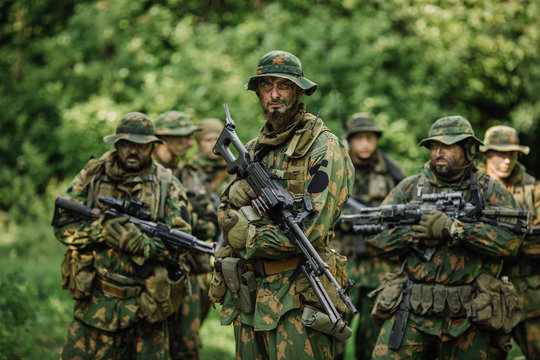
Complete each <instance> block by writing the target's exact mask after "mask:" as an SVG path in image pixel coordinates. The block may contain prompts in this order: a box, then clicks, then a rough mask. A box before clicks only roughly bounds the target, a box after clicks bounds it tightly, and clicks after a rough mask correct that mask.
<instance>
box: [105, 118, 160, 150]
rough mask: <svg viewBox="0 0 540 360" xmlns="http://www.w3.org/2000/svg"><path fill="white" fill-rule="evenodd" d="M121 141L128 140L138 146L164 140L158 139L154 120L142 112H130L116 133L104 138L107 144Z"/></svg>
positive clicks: (120, 122) (121, 120)
mask: <svg viewBox="0 0 540 360" xmlns="http://www.w3.org/2000/svg"><path fill="white" fill-rule="evenodd" d="M119 140H127V141H130V142H133V143H136V144H147V143H151V142H157V143H161V144H162V143H163V140H161V139H159V138H158V137H156V134H155V132H154V125H153V124H152V120H150V118H148V116H146V115H145V114H143V113H140V112H130V113H128V114H126V115H124V117H122V118H121V119H120V121H119V122H118V126H117V127H116V133H115V134H111V135H107V136H105V137H104V138H103V141H104V142H105V143H107V144H116V142H117V141H119Z"/></svg>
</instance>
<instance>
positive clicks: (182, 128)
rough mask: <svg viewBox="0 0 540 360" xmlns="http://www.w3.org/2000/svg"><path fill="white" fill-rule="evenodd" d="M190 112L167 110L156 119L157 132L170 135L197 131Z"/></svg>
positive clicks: (182, 134)
mask: <svg viewBox="0 0 540 360" xmlns="http://www.w3.org/2000/svg"><path fill="white" fill-rule="evenodd" d="M197 130H198V129H197V127H196V126H195V125H193V123H192V122H191V118H190V116H189V115H188V114H186V113H184V112H181V111H167V112H164V113H163V114H160V115H159V116H158V118H157V120H156V134H157V135H168V136H185V135H191V134H193V133H194V132H195V131H197Z"/></svg>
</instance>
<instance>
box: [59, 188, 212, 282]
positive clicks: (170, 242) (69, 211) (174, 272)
mask: <svg viewBox="0 0 540 360" xmlns="http://www.w3.org/2000/svg"><path fill="white" fill-rule="evenodd" d="M99 200H100V202H101V203H102V204H103V205H105V206H107V207H108V209H106V210H104V211H99V210H98V209H91V208H89V207H87V206H85V205H83V204H80V203H78V202H75V201H72V200H68V199H65V198H62V197H57V198H56V201H55V204H54V216H53V220H52V223H51V225H52V226H54V227H61V226H64V225H67V224H70V223H73V222H77V221H80V220H95V219H98V218H99V217H100V216H102V215H104V216H105V217H108V218H117V217H124V216H129V222H130V223H132V224H133V225H135V226H136V227H137V228H139V229H140V230H141V232H142V233H144V234H146V235H147V236H149V237H157V238H160V239H161V241H162V242H163V245H165V247H166V248H167V249H168V250H169V252H170V253H171V257H172V264H171V266H170V267H169V277H170V278H171V279H172V280H175V279H178V278H180V276H181V275H182V271H183V270H182V269H181V267H180V266H179V265H178V257H179V256H180V254H181V253H183V252H185V251H188V250H196V251H200V252H203V253H205V254H210V255H214V244H208V243H206V242H204V241H201V240H199V239H197V238H196V237H195V236H192V235H190V234H186V233H184V232H182V231H180V230H177V229H173V228H172V227H170V226H169V225H167V224H164V223H162V222H153V221H151V220H149V219H150V212H149V211H147V210H145V209H144V208H143V205H144V203H143V202H142V201H141V200H139V199H137V198H131V199H130V200H129V201H128V202H126V201H124V200H121V199H117V198H115V197H112V196H106V195H100V196H99ZM64 214H66V215H68V217H69V218H68V219H67V220H60V218H61V217H62V216H63V215H64Z"/></svg>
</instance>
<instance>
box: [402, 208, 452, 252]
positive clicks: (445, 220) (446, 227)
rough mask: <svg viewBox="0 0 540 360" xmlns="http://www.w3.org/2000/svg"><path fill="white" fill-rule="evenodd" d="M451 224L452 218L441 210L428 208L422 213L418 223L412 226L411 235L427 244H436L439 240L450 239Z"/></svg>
mask: <svg viewBox="0 0 540 360" xmlns="http://www.w3.org/2000/svg"><path fill="white" fill-rule="evenodd" d="M452 224H453V221H452V219H450V218H449V217H448V216H447V215H446V214H445V213H443V212H442V211H438V210H430V211H428V212H426V213H425V214H423V215H422V217H421V218H420V223H419V224H418V225H413V226H412V230H413V234H412V235H413V237H414V238H416V239H418V240H420V242H421V243H423V244H425V245H427V246H436V245H438V244H439V243H440V242H441V240H443V241H450V240H452V235H451V229H452Z"/></svg>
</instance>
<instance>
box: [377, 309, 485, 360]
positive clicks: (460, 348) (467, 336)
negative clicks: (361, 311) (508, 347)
mask: <svg viewBox="0 0 540 360" xmlns="http://www.w3.org/2000/svg"><path fill="white" fill-rule="evenodd" d="M394 319H395V316H394V317H392V318H391V319H388V320H386V321H385V322H384V324H383V325H382V327H381V331H380V333H379V337H378V338H377V344H376V345H375V349H374V350H373V356H372V359H375V360H383V359H384V360H400V359H410V360H420V359H426V360H427V359H435V358H436V359H438V360H458V359H475V360H486V359H491V357H490V340H491V334H490V333H489V332H486V331H485V330H481V329H478V328H477V327H476V326H474V325H471V326H470V327H469V328H468V329H467V330H466V331H465V332H464V333H463V334H461V335H460V336H458V337H457V338H454V339H449V340H448V341H441V339H440V338H439V337H438V336H435V335H431V334H427V333H425V332H423V331H421V330H420V329H418V328H417V327H416V326H415V325H413V324H411V323H410V322H409V323H408V324H407V327H406V329H405V334H404V336H403V342H402V343H401V346H400V348H399V349H398V350H397V351H394V350H390V349H389V348H388V341H389V338H390V332H391V331H392V326H393V323H394ZM426 322H429V318H426Z"/></svg>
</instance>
